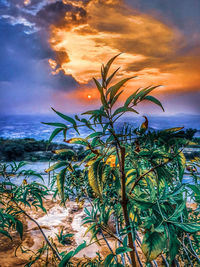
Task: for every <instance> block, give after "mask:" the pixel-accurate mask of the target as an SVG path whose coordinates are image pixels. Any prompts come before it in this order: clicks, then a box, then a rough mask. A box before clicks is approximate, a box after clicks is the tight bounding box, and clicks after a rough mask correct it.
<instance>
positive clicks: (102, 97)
mask: <svg viewBox="0 0 200 267" xmlns="http://www.w3.org/2000/svg"><path fill="white" fill-rule="evenodd" d="M93 80H94V82H95V84H96V86H97V89H98V90H99V93H100V95H101V102H102V104H103V105H104V106H105V107H107V106H108V103H107V102H106V98H105V95H104V92H103V87H102V86H101V84H100V83H99V82H98V81H97V80H96V79H95V78H93Z"/></svg>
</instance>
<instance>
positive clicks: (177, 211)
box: [170, 201, 186, 221]
mask: <svg viewBox="0 0 200 267" xmlns="http://www.w3.org/2000/svg"><path fill="white" fill-rule="evenodd" d="M185 207H186V204H185V201H183V202H182V203H181V204H180V205H179V206H178V208H176V209H175V211H174V213H173V215H172V216H170V218H171V220H173V221H175V220H177V219H178V218H179V217H180V216H181V214H182V211H183V210H184V209H185Z"/></svg>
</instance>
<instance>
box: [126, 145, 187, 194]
mask: <svg viewBox="0 0 200 267" xmlns="http://www.w3.org/2000/svg"><path fill="white" fill-rule="evenodd" d="M183 149H184V148H183ZM183 149H181V150H180V151H179V152H178V153H176V154H175V155H174V156H173V157H172V158H170V159H169V160H168V161H166V162H162V163H160V164H158V165H156V166H154V167H152V168H151V169H150V170H148V171H147V172H145V173H144V174H142V175H141V176H140V177H138V178H137V179H136V180H135V183H134V184H133V186H132V188H131V190H130V193H131V192H132V191H133V190H134V189H135V187H136V186H137V185H138V183H139V182H140V180H141V179H142V178H144V177H145V176H146V175H147V174H149V173H150V172H152V171H154V170H155V169H157V168H160V167H162V166H165V165H166V164H167V163H169V162H171V161H172V160H173V159H175V158H176V157H177V156H178V155H179V154H180V153H181V152H182V151H183Z"/></svg>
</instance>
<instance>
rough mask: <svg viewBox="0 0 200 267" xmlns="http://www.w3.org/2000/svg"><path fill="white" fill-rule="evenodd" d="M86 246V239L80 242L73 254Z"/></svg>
mask: <svg viewBox="0 0 200 267" xmlns="http://www.w3.org/2000/svg"><path fill="white" fill-rule="evenodd" d="M85 247H86V241H84V242H83V243H82V244H80V245H79V246H78V247H77V248H76V249H75V250H74V254H73V256H74V255H76V254H78V253H79V252H80V251H81V250H82V249H84V248H85Z"/></svg>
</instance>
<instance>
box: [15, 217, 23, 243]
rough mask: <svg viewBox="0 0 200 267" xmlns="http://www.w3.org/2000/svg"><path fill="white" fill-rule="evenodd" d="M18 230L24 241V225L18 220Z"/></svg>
mask: <svg viewBox="0 0 200 267" xmlns="http://www.w3.org/2000/svg"><path fill="white" fill-rule="evenodd" d="M16 230H17V232H18V233H19V235H20V238H21V239H22V237H23V224H22V222H20V221H19V220H16Z"/></svg>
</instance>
